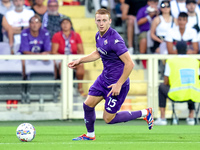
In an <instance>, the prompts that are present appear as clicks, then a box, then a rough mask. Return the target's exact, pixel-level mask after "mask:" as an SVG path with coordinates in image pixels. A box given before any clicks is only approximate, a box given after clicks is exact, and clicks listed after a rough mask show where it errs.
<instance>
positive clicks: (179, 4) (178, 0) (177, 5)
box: [170, 0, 199, 18]
mask: <svg viewBox="0 0 200 150" xmlns="http://www.w3.org/2000/svg"><path fill="white" fill-rule="evenodd" d="M170 4H171V13H172V16H173V17H174V18H178V15H179V13H180V12H187V8H186V0H173V1H171V2H170ZM195 12H196V13H197V14H198V13H199V7H196V8H195Z"/></svg>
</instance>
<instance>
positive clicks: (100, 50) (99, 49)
mask: <svg viewBox="0 0 200 150" xmlns="http://www.w3.org/2000/svg"><path fill="white" fill-rule="evenodd" d="M97 50H98V51H99V52H100V53H101V54H103V55H107V51H106V50H104V49H102V48H100V47H98V48H97Z"/></svg>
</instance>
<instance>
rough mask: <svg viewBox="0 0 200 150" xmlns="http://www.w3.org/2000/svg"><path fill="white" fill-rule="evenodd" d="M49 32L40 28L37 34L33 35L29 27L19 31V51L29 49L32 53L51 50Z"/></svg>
mask: <svg viewBox="0 0 200 150" xmlns="http://www.w3.org/2000/svg"><path fill="white" fill-rule="evenodd" d="M50 42H51V41H50V36H49V32H48V31H47V30H46V29H40V30H39V35H38V36H37V37H33V36H32V35H31V33H30V28H28V29H25V30H23V31H22V33H21V44H20V48H19V52H20V53H23V52H24V51H30V52H33V53H41V52H45V51H51V45H50Z"/></svg>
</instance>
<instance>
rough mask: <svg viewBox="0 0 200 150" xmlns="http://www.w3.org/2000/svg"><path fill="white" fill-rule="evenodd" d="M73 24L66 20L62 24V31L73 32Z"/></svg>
mask: <svg viewBox="0 0 200 150" xmlns="http://www.w3.org/2000/svg"><path fill="white" fill-rule="evenodd" d="M71 27H72V26H71V23H70V22H69V21H68V20H64V21H63V22H62V23H61V28H62V31H69V30H71Z"/></svg>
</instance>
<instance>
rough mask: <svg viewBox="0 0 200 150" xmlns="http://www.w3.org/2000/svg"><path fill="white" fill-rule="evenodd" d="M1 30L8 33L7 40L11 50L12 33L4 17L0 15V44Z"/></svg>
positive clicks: (1, 40)
mask: <svg viewBox="0 0 200 150" xmlns="http://www.w3.org/2000/svg"><path fill="white" fill-rule="evenodd" d="M2 28H4V29H5V30H6V32H7V33H8V38H9V45H10V47H11V48H12V46H13V32H12V27H11V26H10V25H9V24H8V22H7V20H6V18H5V16H3V15H2V14H0V42H3V33H2Z"/></svg>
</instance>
